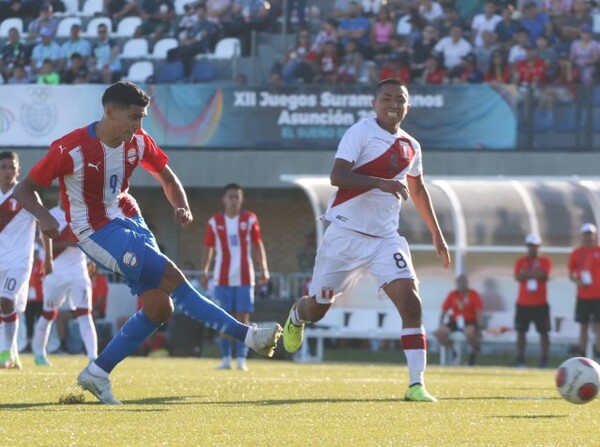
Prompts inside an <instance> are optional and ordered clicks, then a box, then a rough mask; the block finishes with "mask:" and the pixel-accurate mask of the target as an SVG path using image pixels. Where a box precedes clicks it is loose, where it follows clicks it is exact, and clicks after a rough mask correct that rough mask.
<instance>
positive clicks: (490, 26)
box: [471, 0, 502, 47]
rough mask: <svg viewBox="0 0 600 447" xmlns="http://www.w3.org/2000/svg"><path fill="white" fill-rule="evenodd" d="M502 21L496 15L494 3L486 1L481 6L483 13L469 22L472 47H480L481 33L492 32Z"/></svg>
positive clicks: (481, 41) (489, 0)
mask: <svg viewBox="0 0 600 447" xmlns="http://www.w3.org/2000/svg"><path fill="white" fill-rule="evenodd" d="M501 21H502V17H500V16H499V15H498V14H496V2H494V1H492V0H488V1H486V2H485V4H484V5H483V13H481V14H477V15H476V16H475V17H473V20H472V21H471V29H472V30H473V32H472V34H471V36H472V37H473V42H472V43H473V45H475V47H480V46H482V45H483V32H484V31H494V30H495V29H496V25H497V24H498V23H499V22H501Z"/></svg>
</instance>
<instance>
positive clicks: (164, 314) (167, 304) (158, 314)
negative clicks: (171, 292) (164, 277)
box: [144, 297, 173, 323]
mask: <svg viewBox="0 0 600 447" xmlns="http://www.w3.org/2000/svg"><path fill="white" fill-rule="evenodd" d="M166 298H167V299H161V300H158V299H157V300H154V301H153V302H152V303H151V304H144V313H145V314H146V316H147V317H148V318H149V319H150V320H152V321H154V322H155V323H164V322H165V321H167V320H168V319H169V317H170V316H171V314H172V313H173V303H172V302H171V300H170V299H168V297H166Z"/></svg>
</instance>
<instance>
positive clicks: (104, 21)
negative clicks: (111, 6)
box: [84, 17, 112, 39]
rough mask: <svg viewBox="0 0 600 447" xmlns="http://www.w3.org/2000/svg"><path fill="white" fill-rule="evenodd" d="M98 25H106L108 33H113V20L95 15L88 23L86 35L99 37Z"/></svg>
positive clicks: (94, 37)
mask: <svg viewBox="0 0 600 447" xmlns="http://www.w3.org/2000/svg"><path fill="white" fill-rule="evenodd" d="M98 25H106V28H107V29H108V34H109V35H110V34H111V31H112V21H111V20H110V19H109V18H108V17H94V18H93V19H92V20H90V21H89V22H88V24H87V28H86V30H85V34H84V35H85V37H90V38H93V39H96V38H98Z"/></svg>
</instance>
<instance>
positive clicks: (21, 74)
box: [6, 65, 31, 85]
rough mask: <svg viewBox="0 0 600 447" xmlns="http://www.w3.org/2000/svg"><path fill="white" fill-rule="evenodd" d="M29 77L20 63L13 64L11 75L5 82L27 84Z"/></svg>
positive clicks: (29, 80)
mask: <svg viewBox="0 0 600 447" xmlns="http://www.w3.org/2000/svg"><path fill="white" fill-rule="evenodd" d="M30 82H31V79H30V78H29V75H28V74H27V70H25V68H24V67H23V66H21V65H15V68H14V69H13V75H12V76H11V77H10V78H8V81H7V82H6V83H7V84H10V85H17V84H29V83H30Z"/></svg>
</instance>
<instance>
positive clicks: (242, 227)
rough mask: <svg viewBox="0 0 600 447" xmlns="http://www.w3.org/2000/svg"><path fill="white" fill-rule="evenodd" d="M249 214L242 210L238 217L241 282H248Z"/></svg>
mask: <svg viewBox="0 0 600 447" xmlns="http://www.w3.org/2000/svg"><path fill="white" fill-rule="evenodd" d="M250 216H251V214H250V213H248V212H245V211H243V212H242V213H241V214H240V216H239V219H238V237H239V242H240V249H241V253H240V255H241V258H242V259H241V265H240V267H241V272H240V274H241V278H240V279H241V282H242V284H250V268H249V266H248V254H249V253H248V241H247V237H248V231H249V228H248V225H249V223H248V221H249V220H250Z"/></svg>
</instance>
